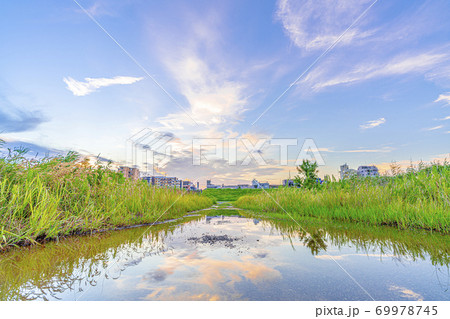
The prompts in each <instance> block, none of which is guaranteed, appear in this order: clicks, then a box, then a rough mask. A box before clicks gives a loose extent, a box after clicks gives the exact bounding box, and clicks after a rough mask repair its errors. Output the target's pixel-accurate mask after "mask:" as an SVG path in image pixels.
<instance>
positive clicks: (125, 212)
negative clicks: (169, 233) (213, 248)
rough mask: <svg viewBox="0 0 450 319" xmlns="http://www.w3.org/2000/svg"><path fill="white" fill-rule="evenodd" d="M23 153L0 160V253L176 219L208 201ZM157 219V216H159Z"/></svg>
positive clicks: (74, 160)
mask: <svg viewBox="0 0 450 319" xmlns="http://www.w3.org/2000/svg"><path fill="white" fill-rule="evenodd" d="M24 153H25V151H24V150H15V151H12V152H10V153H9V154H8V155H6V156H4V157H2V158H0V225H1V226H0V249H4V248H6V247H8V246H12V245H23V244H30V243H35V242H37V241H41V240H46V239H53V238H57V237H58V236H66V235H71V234H77V233H84V232H89V231H93V230H99V229H107V228H115V227H121V226H126V225H135V224H143V223H153V222H155V221H157V220H159V221H160V220H166V219H171V218H176V217H181V216H183V215H184V214H186V213H187V212H189V211H195V210H198V209H202V208H206V207H210V206H211V205H212V204H213V200H212V199H210V198H208V197H205V196H201V195H198V194H192V193H186V194H184V195H183V196H181V195H182V191H181V190H175V189H168V188H156V187H151V186H149V185H148V184H147V183H146V182H143V181H134V180H131V179H126V178H124V176H123V175H122V174H120V173H117V172H113V171H112V170H110V169H108V168H107V167H106V168H105V167H102V166H99V165H97V166H95V167H93V166H90V165H85V164H84V163H82V162H80V161H79V160H78V156H77V154H75V153H69V154H68V155H67V156H61V157H55V158H44V159H42V160H29V159H26V158H25V157H24ZM161 215H162V216H161Z"/></svg>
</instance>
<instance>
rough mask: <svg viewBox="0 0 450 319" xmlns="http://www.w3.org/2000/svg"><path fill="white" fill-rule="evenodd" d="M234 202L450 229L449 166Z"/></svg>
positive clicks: (269, 210)
mask: <svg viewBox="0 0 450 319" xmlns="http://www.w3.org/2000/svg"><path fill="white" fill-rule="evenodd" d="M269 195H270V196H269ZM235 206H237V207H240V208H243V209H247V210H251V211H255V212H262V213H264V214H266V215H268V216H269V215H270V216H276V217H277V218H284V219H288V218H289V219H290V217H289V216H288V214H289V215H291V216H292V217H293V218H294V219H295V218H298V217H301V216H309V217H319V218H322V219H333V220H343V221H350V222H359V223H366V224H370V225H390V226H395V227H397V228H400V229H406V228H421V229H428V230H435V231H440V232H443V233H449V232H450V165H449V164H448V163H444V164H443V165H439V164H433V165H430V166H428V167H421V168H420V169H418V170H413V171H410V172H408V173H404V174H399V175H397V176H392V177H387V176H382V177H373V178H370V177H369V178H353V179H350V180H344V181H338V182H330V183H326V184H324V185H323V186H322V187H320V188H318V189H311V190H307V189H303V188H280V189H278V190H276V191H272V192H270V193H269V194H268V193H265V192H263V193H260V194H255V195H252V196H243V197H240V198H239V199H238V200H237V201H236V203H235ZM280 206H281V207H282V208H281V207H280ZM286 212H287V213H288V214H286Z"/></svg>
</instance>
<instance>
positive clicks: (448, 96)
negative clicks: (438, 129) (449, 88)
mask: <svg viewBox="0 0 450 319" xmlns="http://www.w3.org/2000/svg"><path fill="white" fill-rule="evenodd" d="M434 102H444V103H445V104H447V105H450V92H448V93H445V94H440V95H439V96H438V98H437V99H436V100H435V101H434ZM448 119H449V117H447V118H446V120H448Z"/></svg>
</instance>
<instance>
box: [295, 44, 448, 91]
mask: <svg viewBox="0 0 450 319" xmlns="http://www.w3.org/2000/svg"><path fill="white" fill-rule="evenodd" d="M447 60H448V54H444V53H440V54H439V53H431V52H428V53H421V54H416V55H399V56H397V57H395V58H393V59H391V60H390V61H388V62H382V61H378V62H371V63H367V62H363V63H360V64H359V65H356V66H355V67H353V68H352V69H350V70H345V71H340V72H339V71H336V67H337V65H336V63H335V61H332V60H329V61H328V62H327V63H325V64H322V65H321V66H320V67H318V68H316V69H315V70H314V71H313V72H311V73H310V74H308V75H307V76H306V77H305V78H304V80H303V81H302V83H304V84H308V86H310V87H311V88H312V89H313V90H314V91H319V90H322V89H324V88H326V87H330V86H335V85H342V84H354V83H357V82H362V81H367V80H370V79H373V78H380V77H386V76H395V75H404V74H409V73H425V72H427V71H430V70H432V69H433V68H435V67H436V66H437V65H438V64H440V63H442V62H444V61H447Z"/></svg>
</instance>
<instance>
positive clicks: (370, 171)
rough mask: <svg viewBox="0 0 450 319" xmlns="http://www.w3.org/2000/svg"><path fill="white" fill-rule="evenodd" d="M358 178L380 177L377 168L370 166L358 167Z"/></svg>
mask: <svg viewBox="0 0 450 319" xmlns="http://www.w3.org/2000/svg"><path fill="white" fill-rule="evenodd" d="M357 173H358V176H361V177H367V176H380V173H379V172H378V168H377V167H376V166H375V165H372V166H360V167H358V171H357Z"/></svg>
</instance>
